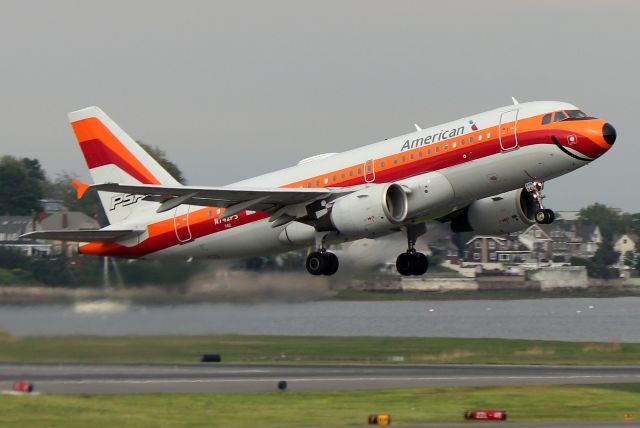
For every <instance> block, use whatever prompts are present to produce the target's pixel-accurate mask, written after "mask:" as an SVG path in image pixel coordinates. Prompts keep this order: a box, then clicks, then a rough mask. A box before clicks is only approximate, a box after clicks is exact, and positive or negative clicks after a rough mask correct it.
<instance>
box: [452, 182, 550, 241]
mask: <svg viewBox="0 0 640 428" xmlns="http://www.w3.org/2000/svg"><path fill="white" fill-rule="evenodd" d="M537 207H538V206H537V203H536V201H535V200H534V199H533V196H532V195H531V194H530V193H529V192H527V191H526V190H524V189H518V190H512V191H510V192H507V193H502V194H500V195H497V196H492V197H489V198H484V199H479V200H477V201H475V202H473V203H472V204H471V205H469V206H468V207H467V208H465V209H464V210H463V211H462V212H461V213H460V215H458V216H457V217H455V218H454V219H453V220H452V221H451V230H453V231H454V232H471V231H473V232H476V233H479V234H481V235H505V234H507V233H511V232H517V231H519V230H523V229H526V228H527V227H529V226H531V225H532V224H533V223H535V213H536V209H537Z"/></svg>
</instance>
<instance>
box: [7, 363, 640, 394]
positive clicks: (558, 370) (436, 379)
mask: <svg viewBox="0 0 640 428" xmlns="http://www.w3.org/2000/svg"><path fill="white" fill-rule="evenodd" d="M16 380H27V381H31V382H34V384H35V387H36V391H39V392H41V393H56V394H81V393H82V394H122V393H128V394H131V393H172V392H259V391H275V390H277V386H278V382H280V381H286V382H287V390H290V391H336V390H354V389H384V388H407V387H454V386H490V385H537V384H599V383H638V382H640V366H533V365H400V364H398V365H364V364H344V365H340V364H313V365H302V364H300V365H291V364H287V365H284V364H283V365H277V364H271V365H253V364H251V365H249V364H220V363H207V364H205V363H203V364H72V363H29V364H23V363H0V390H9V389H11V384H12V383H13V382H14V381H16Z"/></svg>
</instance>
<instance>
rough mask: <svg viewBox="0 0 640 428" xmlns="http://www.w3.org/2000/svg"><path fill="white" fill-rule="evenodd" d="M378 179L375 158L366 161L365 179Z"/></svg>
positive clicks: (368, 180)
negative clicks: (374, 163)
mask: <svg viewBox="0 0 640 428" xmlns="http://www.w3.org/2000/svg"><path fill="white" fill-rule="evenodd" d="M375 179H376V170H375V168H374V165H373V159H369V160H368V161H366V162H365V163H364V181H365V182H367V183H373V182H374V181H375Z"/></svg>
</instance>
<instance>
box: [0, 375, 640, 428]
mask: <svg viewBox="0 0 640 428" xmlns="http://www.w3.org/2000/svg"><path fill="white" fill-rule="evenodd" d="M474 408H485V409H488V408H490V409H505V410H506V411H507V414H508V419H509V420H510V421H513V422H550V421H555V422H560V421H576V420H579V421H615V420H622V419H623V417H624V414H625V413H627V412H632V413H635V414H636V415H637V414H638V412H640V385H636V384H631V385H629V384H625V385H598V386H523V387H478V388H420V389H400V390H380V391H344V392H299V393H296V392H285V393H282V392H273V393H222V394H220V393H216V394H145V395H76V396H74V395H58V396H55V395H51V396H46V395H43V396H27V397H14V396H7V397H2V399H0V426H2V427H3V428H14V427H15V428H18V427H20V428H22V427H25V426H28V427H34V428H37V427H45V426H46V427H48V426H64V427H67V428H75V427H78V428H79V427H83V428H84V427H88V426H91V427H93V428H108V427H123V426H126V427H129V428H147V427H149V428H157V427H165V428H169V427H217V426H228V427H243V426H281V427H287V426H305V425H313V426H336V425H365V424H366V420H367V416H368V415H369V414H373V413H387V414H390V415H391V417H392V419H393V424H394V425H396V424H418V423H427V422H461V421H462V420H463V413H464V411H465V410H470V409H474Z"/></svg>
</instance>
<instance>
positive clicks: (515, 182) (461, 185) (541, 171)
mask: <svg viewBox="0 0 640 428" xmlns="http://www.w3.org/2000/svg"><path fill="white" fill-rule="evenodd" d="M582 165H584V163H583V164H581V165H578V164H576V163H575V162H574V161H573V160H572V159H570V158H568V157H567V156H563V155H562V153H559V151H558V150H557V149H556V148H555V147H553V146H551V145H535V146H527V147H521V148H519V149H517V150H513V151H510V152H505V153H498V154H495V155H492V156H489V157H486V158H482V159H478V160H475V161H473V162H471V163H468V164H462V165H457V166H455V167H451V168H447V169H445V170H442V171H441V172H442V173H443V174H444V175H445V177H446V178H447V179H448V180H449V182H450V183H451V185H452V187H453V189H454V192H455V195H456V202H464V201H472V200H476V199H481V198H484V197H488V196H492V195H497V194H500V193H503V192H506V191H509V190H513V189H517V188H520V187H522V186H523V185H524V184H525V183H526V182H528V181H531V180H532V178H533V177H535V178H538V179H541V180H550V179H552V178H555V177H558V176H560V175H562V174H565V173H567V172H569V171H572V170H574V169H576V168H578V167H580V166H582Z"/></svg>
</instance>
